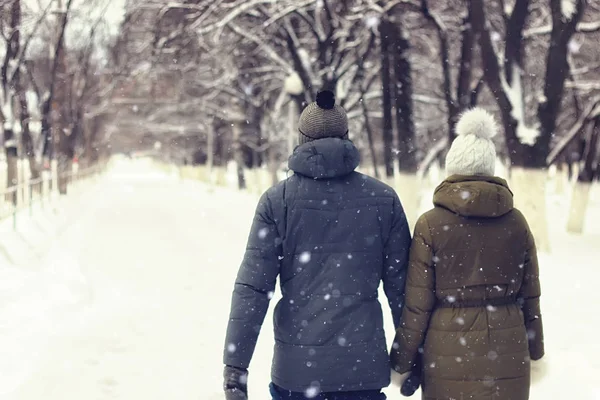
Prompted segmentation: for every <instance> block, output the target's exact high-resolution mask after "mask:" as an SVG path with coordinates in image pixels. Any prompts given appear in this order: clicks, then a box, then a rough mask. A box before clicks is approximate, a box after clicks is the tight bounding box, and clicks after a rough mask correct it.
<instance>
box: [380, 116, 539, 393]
mask: <svg viewBox="0 0 600 400" xmlns="http://www.w3.org/2000/svg"><path fill="white" fill-rule="evenodd" d="M464 118H467V119H468V118H472V120H470V121H469V120H467V123H466V124H465V123H463V125H462V126H461V124H460V123H459V127H458V128H457V130H458V131H459V137H458V138H457V139H456V140H455V142H454V143H453V145H452V149H451V151H450V152H449V154H448V158H447V162H446V164H447V165H446V167H447V169H448V170H449V171H456V172H454V175H451V176H450V177H449V178H447V179H446V180H445V181H444V182H442V184H441V185H440V186H439V187H438V188H437V189H436V191H435V194H434V199H433V202H434V205H435V207H434V208H433V209H432V210H431V211H429V212H427V213H425V214H424V215H422V216H421V218H420V219H419V220H418V221H417V224H416V226H415V233H414V238H413V242H412V246H411V251H410V263H409V269H408V277H407V285H406V303H405V307H404V309H403V315H402V322H401V324H400V327H399V328H398V331H397V333H396V338H395V341H394V350H393V352H392V356H391V357H392V364H393V366H394V369H395V370H396V371H397V372H400V373H405V372H407V371H409V370H411V368H412V365H413V363H414V361H415V359H416V357H417V355H418V353H419V352H421V353H422V354H423V355H422V357H423V382H422V386H423V398H424V399H428V400H442V399H443V400H448V399H471V400H491V399H510V400H527V399H528V398H529V384H530V359H534V360H537V359H539V358H541V357H542V356H543V353H544V350H543V333H542V323H541V315H540V308H539V297H540V286H539V279H538V274H539V272H538V264H537V255H536V252H535V244H534V240H533V238H532V235H531V232H530V230H529V227H528V225H527V222H526V220H525V218H524V217H523V215H522V214H521V213H520V212H519V211H518V210H516V209H514V208H513V196H512V193H511V191H510V190H509V188H508V185H507V183H506V181H504V180H503V179H500V178H497V177H494V176H493V161H495V152H494V148H493V143H491V141H490V140H489V137H486V136H485V135H484V133H485V132H483V133H482V132H481V131H485V130H486V129H487V130H492V131H493V129H492V128H493V126H492V125H493V120H492V121H491V122H490V120H489V118H491V117H489V118H488V115H486V114H485V113H484V112H483V115H482V112H481V111H480V110H478V111H475V112H474V113H473V114H471V115H469V114H465V117H463V120H462V121H463V122H464ZM469 124H470V125H469ZM465 126H467V128H469V129H463V130H462V131H461V128H465ZM458 171H464V172H458ZM459 174H461V175H459ZM462 174H464V175H462ZM421 348H422V349H421Z"/></svg>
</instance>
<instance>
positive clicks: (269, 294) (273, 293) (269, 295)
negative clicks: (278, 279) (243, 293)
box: [267, 291, 275, 300]
mask: <svg viewBox="0 0 600 400" xmlns="http://www.w3.org/2000/svg"><path fill="white" fill-rule="evenodd" d="M274 295H275V292H273V291H270V292H269V293H267V298H268V299H269V300H271V299H272V298H273V296H274Z"/></svg>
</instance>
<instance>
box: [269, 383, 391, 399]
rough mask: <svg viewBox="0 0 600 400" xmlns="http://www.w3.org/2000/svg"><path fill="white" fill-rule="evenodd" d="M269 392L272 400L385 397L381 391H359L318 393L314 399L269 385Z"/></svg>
mask: <svg viewBox="0 0 600 400" xmlns="http://www.w3.org/2000/svg"><path fill="white" fill-rule="evenodd" d="M269 391H270V392H271V397H272V398H273V400H307V399H313V400H385V399H387V397H386V396H385V394H383V393H381V390H361V391H356V392H331V393H319V394H318V395H317V396H315V397H306V395H305V394H304V393H300V392H291V391H289V390H285V389H283V388H280V387H279V386H277V385H275V384H273V383H271V384H270V385H269Z"/></svg>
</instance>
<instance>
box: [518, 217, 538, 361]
mask: <svg viewBox="0 0 600 400" xmlns="http://www.w3.org/2000/svg"><path fill="white" fill-rule="evenodd" d="M523 270H524V271H523V272H524V274H523V283H522V285H521V290H520V291H519V295H518V297H519V301H520V302H521V304H522V310H523V317H524V319H525V328H526V329H527V337H528V339H529V356H530V357H531V359H532V360H539V359H540V358H542V357H543V356H544V331H543V327H542V313H541V311H540V295H541V289H540V279H539V275H540V272H539V265H538V259H537V250H536V247H535V241H534V239H533V235H532V234H531V231H530V230H529V227H527V252H526V253H525V263H524V264H523Z"/></svg>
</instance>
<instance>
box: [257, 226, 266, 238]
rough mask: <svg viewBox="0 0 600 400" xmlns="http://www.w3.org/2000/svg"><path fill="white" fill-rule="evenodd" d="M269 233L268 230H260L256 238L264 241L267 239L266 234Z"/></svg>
mask: <svg viewBox="0 0 600 400" xmlns="http://www.w3.org/2000/svg"><path fill="white" fill-rule="evenodd" d="M268 233H269V229H268V228H262V229H260V230H259V231H258V237H259V239H264V238H266V237H267V234H268Z"/></svg>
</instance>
